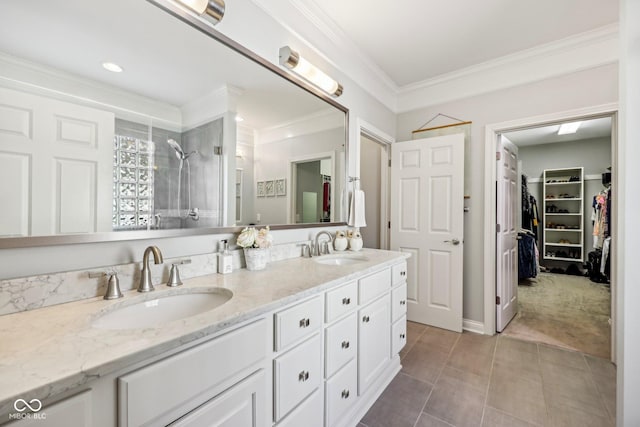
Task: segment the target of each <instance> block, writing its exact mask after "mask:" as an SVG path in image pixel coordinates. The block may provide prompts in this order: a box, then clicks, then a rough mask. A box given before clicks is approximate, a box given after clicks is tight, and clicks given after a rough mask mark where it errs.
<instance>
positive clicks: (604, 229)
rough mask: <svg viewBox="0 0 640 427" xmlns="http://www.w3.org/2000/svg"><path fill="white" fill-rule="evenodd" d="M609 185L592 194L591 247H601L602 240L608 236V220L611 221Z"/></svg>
mask: <svg viewBox="0 0 640 427" xmlns="http://www.w3.org/2000/svg"><path fill="white" fill-rule="evenodd" d="M610 198H611V187H609V188H606V189H604V190H602V191H601V192H600V193H598V194H596V195H595V196H593V202H592V204H591V205H592V207H593V212H592V214H591V221H592V222H593V247H594V248H602V245H603V243H604V240H605V239H606V238H607V237H609V229H610V226H609V222H610V221H611V212H610V211H611V201H610Z"/></svg>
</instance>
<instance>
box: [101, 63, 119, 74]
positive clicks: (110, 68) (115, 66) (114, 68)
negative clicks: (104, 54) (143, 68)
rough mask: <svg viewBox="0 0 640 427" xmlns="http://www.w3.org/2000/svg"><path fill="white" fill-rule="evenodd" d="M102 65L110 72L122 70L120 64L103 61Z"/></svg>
mask: <svg viewBox="0 0 640 427" xmlns="http://www.w3.org/2000/svg"><path fill="white" fill-rule="evenodd" d="M102 67H103V68H104V69H105V70H107V71H111V72H112V73H121V72H123V71H124V69H123V68H122V67H121V66H119V65H118V64H116V63H113V62H103V63H102Z"/></svg>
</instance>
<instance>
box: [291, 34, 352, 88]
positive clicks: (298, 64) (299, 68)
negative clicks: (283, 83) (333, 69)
mask: <svg viewBox="0 0 640 427" xmlns="http://www.w3.org/2000/svg"><path fill="white" fill-rule="evenodd" d="M280 65H283V66H285V67H287V68H289V69H290V70H292V71H294V72H295V73H296V74H298V75H300V76H301V77H303V78H304V79H305V80H308V81H309V82H311V83H313V84H314V85H316V86H318V87H319V88H320V89H322V90H323V91H325V92H327V93H328V94H330V95H332V96H340V95H342V90H343V87H342V85H341V84H340V83H338V82H337V81H335V80H334V79H332V78H331V77H329V76H328V75H327V74H326V73H325V72H324V71H322V70H320V69H319V68H318V67H316V66H315V65H313V64H312V63H310V62H309V61H307V60H306V59H304V58H303V57H301V56H300V54H299V53H298V52H296V51H294V50H292V49H291V48H290V47H289V46H283V47H281V48H280Z"/></svg>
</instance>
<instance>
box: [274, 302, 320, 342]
mask: <svg viewBox="0 0 640 427" xmlns="http://www.w3.org/2000/svg"><path fill="white" fill-rule="evenodd" d="M274 324H275V350H276V351H280V350H283V349H285V348H287V347H288V346H290V345H291V344H293V343H295V342H296V341H299V340H301V339H303V338H305V337H308V336H311V334H312V333H314V332H315V331H318V330H320V328H321V327H322V296H317V297H315V298H313V299H311V300H309V301H306V302H303V303H300V304H297V305H295V306H293V307H291V308H288V309H286V310H283V311H281V312H279V313H276V314H275V323H274Z"/></svg>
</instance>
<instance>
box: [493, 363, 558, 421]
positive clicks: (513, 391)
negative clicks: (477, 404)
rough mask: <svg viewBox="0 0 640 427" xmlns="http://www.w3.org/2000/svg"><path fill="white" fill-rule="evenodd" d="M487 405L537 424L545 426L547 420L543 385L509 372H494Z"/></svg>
mask: <svg viewBox="0 0 640 427" xmlns="http://www.w3.org/2000/svg"><path fill="white" fill-rule="evenodd" d="M487 405H488V406H490V407H492V408H495V409H499V410H501V411H503V412H506V413H507V414H510V415H513V416H517V417H518V418H519V419H522V420H525V421H528V422H531V423H535V424H540V425H544V423H545V422H546V419H547V409H546V405H545V400H544V393H543V390H542V384H541V383H538V382H535V381H529V380H527V379H524V378H520V377H515V376H513V375H510V374H509V373H508V372H503V371H494V372H493V375H492V376H491V383H490V384H489V395H488V398H487Z"/></svg>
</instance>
